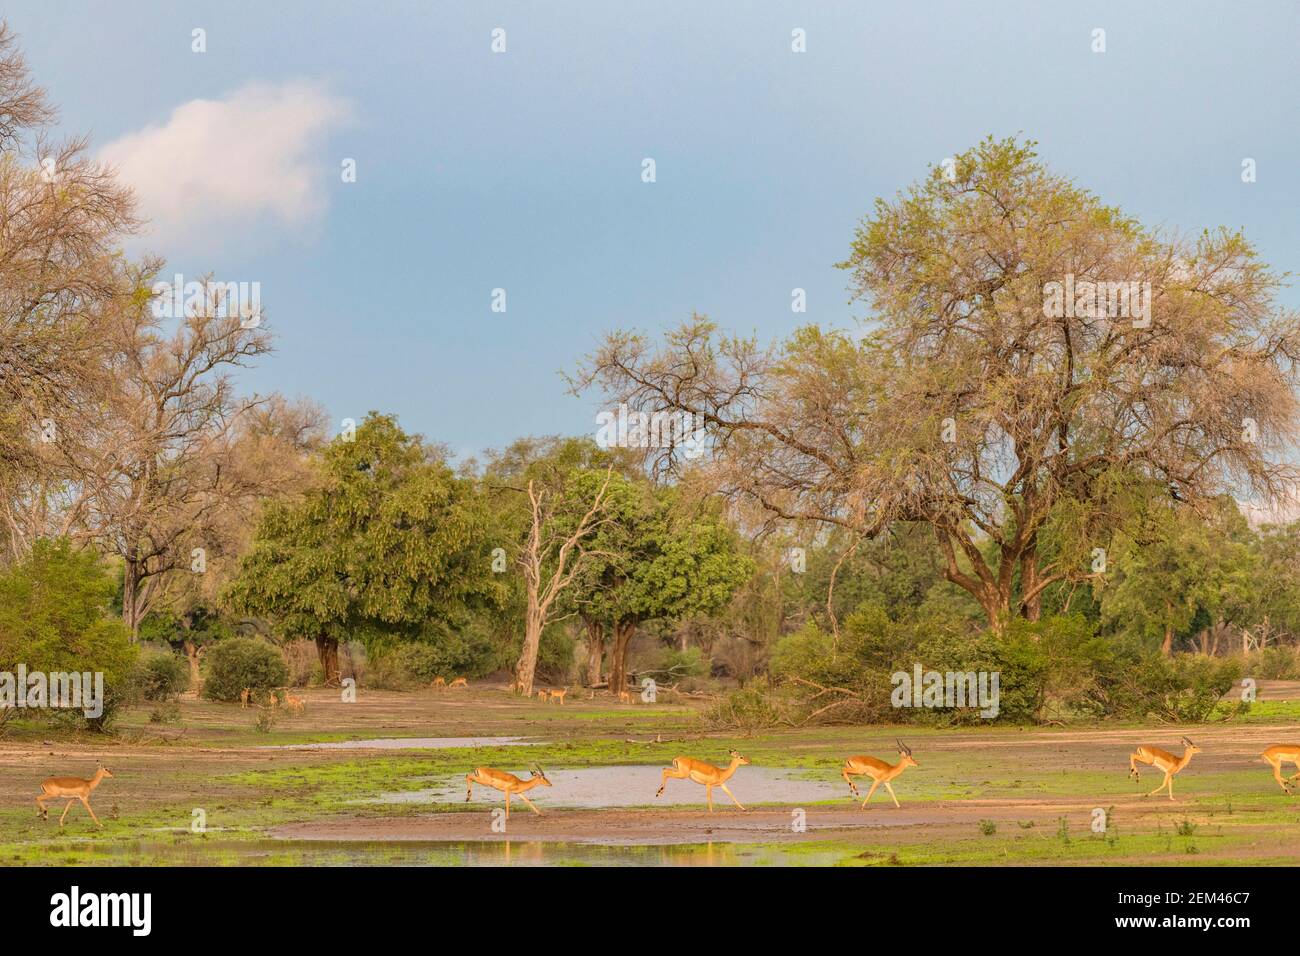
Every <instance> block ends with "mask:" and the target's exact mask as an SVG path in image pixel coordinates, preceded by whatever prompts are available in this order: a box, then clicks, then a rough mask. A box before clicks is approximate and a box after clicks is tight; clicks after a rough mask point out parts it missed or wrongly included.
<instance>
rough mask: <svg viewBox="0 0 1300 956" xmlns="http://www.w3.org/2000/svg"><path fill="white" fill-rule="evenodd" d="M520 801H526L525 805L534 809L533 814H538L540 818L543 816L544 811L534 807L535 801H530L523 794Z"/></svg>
mask: <svg viewBox="0 0 1300 956" xmlns="http://www.w3.org/2000/svg"><path fill="white" fill-rule="evenodd" d="M519 799H520V800H522V801H524V803H526V804H528V806H529V807H532V811H533V813H535V814H537V815H538V816H539V817H540V816H541V815H542V811H541V810H538V809H537V808H536V807H534V806H533V801H531V800H529V799H528V798H527V797H525V796H524V795H523V794H522V793H521V794H520V795H519Z"/></svg>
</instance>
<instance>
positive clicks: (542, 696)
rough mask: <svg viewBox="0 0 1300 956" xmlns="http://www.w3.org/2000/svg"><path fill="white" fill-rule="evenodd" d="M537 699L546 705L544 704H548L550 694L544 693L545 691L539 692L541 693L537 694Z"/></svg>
mask: <svg viewBox="0 0 1300 956" xmlns="http://www.w3.org/2000/svg"><path fill="white" fill-rule="evenodd" d="M537 699H538V700H540V701H541V702H542V703H543V704H544V703H546V701H547V700H549V699H550V695H549V694H548V693H546V691H544V690H539V691H538V692H537Z"/></svg>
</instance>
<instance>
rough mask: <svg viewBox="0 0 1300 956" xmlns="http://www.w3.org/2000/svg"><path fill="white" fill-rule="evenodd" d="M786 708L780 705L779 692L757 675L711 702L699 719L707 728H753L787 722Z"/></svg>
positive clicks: (787, 709)
mask: <svg viewBox="0 0 1300 956" xmlns="http://www.w3.org/2000/svg"><path fill="white" fill-rule="evenodd" d="M789 709H790V708H789V707H788V706H783V698H782V695H781V694H780V692H779V691H778V690H776V689H774V688H773V687H772V686H771V685H770V684H769V683H768V682H767V680H766V679H765V678H759V679H758V680H755V681H753V682H751V683H750V684H749V686H747V687H745V688H743V689H741V690H737V691H733V692H731V693H730V694H728V695H727V696H725V697H723V698H722V699H721V700H719V701H717V702H716V703H714V704H713V705H712V706H711V707H710V708H709V709H708V710H706V711H705V712H704V714H703V720H704V724H705V726H706V727H710V728H725V729H728V730H743V731H754V730H760V729H762V728H764V727H771V726H773V725H775V724H778V723H789V716H788V714H789Z"/></svg>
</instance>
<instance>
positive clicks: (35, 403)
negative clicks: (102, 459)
mask: <svg viewBox="0 0 1300 956" xmlns="http://www.w3.org/2000/svg"><path fill="white" fill-rule="evenodd" d="M54 119H55V112H54V109H53V107H52V106H51V105H50V103H49V101H48V100H47V98H46V95H45V91H44V90H43V89H41V88H40V87H39V86H37V85H36V84H35V83H34V82H33V81H32V79H31V77H30V75H29V73H28V70H27V65H26V62H25V61H24V59H23V57H22V55H21V53H19V51H18V50H17V48H16V46H15V39H14V36H13V34H12V33H11V32H10V31H9V29H8V27H7V25H5V24H4V23H0V521H2V522H3V538H2V539H0V540H2V541H3V549H2V550H0V559H3V558H8V559H10V560H13V559H17V558H20V557H21V556H22V555H24V554H25V553H26V552H27V551H28V550H29V549H30V548H31V546H32V544H33V542H34V541H36V540H37V539H38V538H40V537H42V536H58V535H60V534H66V533H68V532H69V531H70V527H71V521H70V520H69V519H68V516H67V512H66V511H65V510H64V509H61V508H60V506H59V502H60V500H61V499H62V498H63V497H64V495H65V488H64V486H65V483H66V481H67V479H68V475H67V474H66V473H65V471H64V470H63V469H62V467H61V466H62V464H63V463H62V460H61V457H62V456H60V455H59V454H57V453H55V452H54V451H53V449H52V448H51V447H50V446H51V445H52V444H53V443H54V442H55V441H56V440H60V439H64V438H67V437H69V436H71V435H73V434H75V433H76V432H78V431H80V430H81V429H83V428H84V427H85V426H86V424H87V423H88V421H89V420H90V419H91V418H92V417H93V416H94V414H95V411H96V409H97V408H98V406H99V404H100V401H101V398H102V389H103V387H104V386H105V385H106V384H107V383H108V378H107V376H105V374H104V370H103V344H104V339H105V322H106V320H107V317H108V315H109V314H110V313H111V312H112V311H113V310H114V309H116V308H118V307H120V306H121V304H122V303H123V301H124V300H127V299H129V297H130V295H131V293H132V291H133V289H132V285H131V283H130V281H129V279H130V276H129V270H128V269H127V268H126V267H125V266H124V263H123V260H122V259H121V257H120V255H119V254H118V247H119V244H120V242H121V241H122V239H123V238H124V236H125V235H126V234H127V233H129V232H130V231H131V230H132V229H133V228H134V227H135V225H136V219H135V209H134V201H133V198H132V195H131V192H130V190H129V189H128V188H127V187H126V186H124V185H122V184H121V183H119V182H118V181H117V180H116V179H115V178H114V176H113V173H112V171H111V170H110V169H108V168H107V167H106V166H104V165H103V164H101V163H98V162H96V161H95V160H94V159H92V158H91V157H90V156H89V155H88V153H87V144H86V141H85V140H83V139H72V140H68V141H65V142H55V141H53V140H52V139H51V138H50V136H49V131H50V127H51V125H52V124H53V122H54Z"/></svg>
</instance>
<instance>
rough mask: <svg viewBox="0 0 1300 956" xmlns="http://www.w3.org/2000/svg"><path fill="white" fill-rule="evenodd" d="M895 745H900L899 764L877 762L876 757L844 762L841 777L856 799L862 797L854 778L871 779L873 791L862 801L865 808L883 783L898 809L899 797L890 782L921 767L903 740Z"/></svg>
mask: <svg viewBox="0 0 1300 956" xmlns="http://www.w3.org/2000/svg"><path fill="white" fill-rule="evenodd" d="M895 743H897V744H898V755H899V756H900V757H901V758H902V759H901V760H899V761H898V763H893V764H891V763H886V762H885V761H883V760H877V759H876V758H875V757H850V758H849V759H848V760H846V761H844V768H843V769H842V770H841V771H840V776H842V777H843V778H844V782H845V783H847V784H848V785H849V790H851V791H852V792H853V795H854V796H855V797H856V796H860V794H859V793H858V788H857V785H856V784H854V782H853V779H852V778H853V777H870V778H871V789H870V790H868V791H867V799H866V800H863V801H862V807H863V808H865V807H866V805H867V802H868V801H870V800H871V795H872V794H874V793H875V792H876V788H877V787H878V786H880V785H881V784H882V783H883V784H884V785H885V789H886V790H888V791H889V795H890V796H891V797H893V798H894V806H896V807H897V806H898V805H899V804H898V797H897V796H895V794H894V788H893V787H892V786H890V785H889V781H891V780H893V779H894V778H895V777H897V776H898V775H899V774H901V773H902V772H903V771H904V770H906V769H907V768H908V767H919V766H920V764H918V763H917V762H916V761H915V760H914V759H912V750H911V748H910V747H908V746H907V744H905V743H903V742H902V741H901V740H897V741H895Z"/></svg>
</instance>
